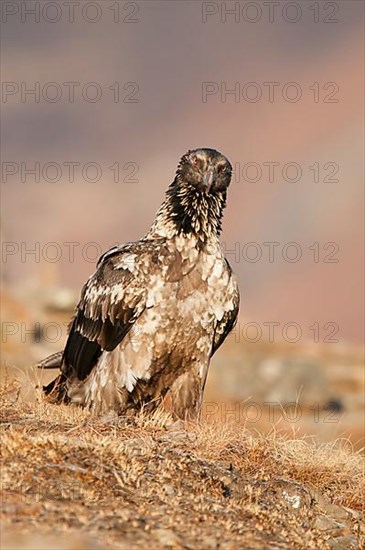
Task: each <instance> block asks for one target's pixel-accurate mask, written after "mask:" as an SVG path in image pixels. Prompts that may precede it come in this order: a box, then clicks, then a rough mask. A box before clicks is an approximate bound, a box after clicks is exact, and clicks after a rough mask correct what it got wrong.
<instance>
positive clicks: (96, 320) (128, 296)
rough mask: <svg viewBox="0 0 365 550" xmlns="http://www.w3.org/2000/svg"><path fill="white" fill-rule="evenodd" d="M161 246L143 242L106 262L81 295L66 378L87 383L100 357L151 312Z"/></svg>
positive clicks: (66, 356) (67, 355) (65, 359)
mask: <svg viewBox="0 0 365 550" xmlns="http://www.w3.org/2000/svg"><path fill="white" fill-rule="evenodd" d="M159 246H160V244H159V243H156V242H146V241H145V242H143V241H140V242H139V243H132V244H129V245H125V246H124V247H115V248H114V249H111V251H109V252H107V253H105V254H104V255H103V256H102V257H101V259H100V260H99V262H98V264H97V271H96V272H95V273H94V275H92V276H91V277H90V279H89V280H88V281H87V283H86V284H85V286H84V288H83V290H82V294H81V299H80V302H79V304H78V306H77V310H76V315H75V317H74V319H73V322H72V325H71V328H70V332H69V337H68V340H67V343H66V347H65V351H64V355H63V366H62V371H63V372H64V373H65V374H67V375H69V374H70V372H72V373H73V374H76V376H77V378H78V379H80V380H83V379H85V378H86V377H87V376H88V374H90V372H91V370H92V368H93V367H94V365H95V363H96V361H97V359H98V357H99V356H100V355H101V353H102V352H103V351H104V350H105V351H112V350H113V349H114V348H115V347H116V346H117V345H118V344H119V343H120V342H121V341H122V340H123V338H124V337H125V336H126V334H128V332H129V330H130V329H131V328H132V326H133V324H134V322H135V321H136V319H138V317H139V316H140V315H141V313H142V312H143V310H144V309H145V307H146V299H147V289H148V284H147V277H148V274H149V273H150V267H151V262H152V258H153V257H154V255H155V254H156V252H158V250H156V248H157V249H158V247H159ZM132 260H133V261H132Z"/></svg>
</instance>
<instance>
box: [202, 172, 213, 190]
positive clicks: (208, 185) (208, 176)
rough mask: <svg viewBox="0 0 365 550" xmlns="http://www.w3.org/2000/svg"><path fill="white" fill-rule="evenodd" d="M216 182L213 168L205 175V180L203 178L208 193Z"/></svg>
mask: <svg viewBox="0 0 365 550" xmlns="http://www.w3.org/2000/svg"><path fill="white" fill-rule="evenodd" d="M214 180H215V173H214V170H213V168H210V169H209V170H208V171H207V172H206V174H204V178H203V185H204V187H205V189H206V190H207V191H208V192H209V191H210V188H211V187H212V184H213V183H214Z"/></svg>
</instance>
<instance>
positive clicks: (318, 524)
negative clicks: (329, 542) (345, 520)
mask: <svg viewBox="0 0 365 550" xmlns="http://www.w3.org/2000/svg"><path fill="white" fill-rule="evenodd" d="M313 527H314V528H315V529H318V530H319V531H326V532H327V533H328V534H331V535H334V536H337V533H338V534H339V535H340V534H342V533H343V532H344V531H345V529H346V526H345V525H343V524H342V523H338V522H337V521H335V520H334V519H332V518H328V517H327V516H317V517H316V519H315V521H314V524H313Z"/></svg>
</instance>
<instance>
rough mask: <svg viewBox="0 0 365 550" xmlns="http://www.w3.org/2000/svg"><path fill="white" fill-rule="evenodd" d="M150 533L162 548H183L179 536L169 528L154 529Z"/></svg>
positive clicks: (177, 549) (175, 549) (178, 549)
mask: <svg viewBox="0 0 365 550" xmlns="http://www.w3.org/2000/svg"><path fill="white" fill-rule="evenodd" d="M152 533H153V535H154V536H155V538H156V539H157V540H158V542H159V544H160V545H161V546H162V547H164V548H172V549H174V550H180V549H181V550H182V549H183V548H184V546H183V545H182V544H181V540H180V537H178V535H176V534H175V533H174V532H173V531H172V530H171V529H154V530H153V531H152Z"/></svg>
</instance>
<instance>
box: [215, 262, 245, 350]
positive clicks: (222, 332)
mask: <svg viewBox="0 0 365 550" xmlns="http://www.w3.org/2000/svg"><path fill="white" fill-rule="evenodd" d="M226 263H227V269H228V272H229V282H228V285H227V295H226V297H227V301H226V307H225V312H224V314H223V317H222V319H221V320H220V321H218V323H217V326H216V329H215V332H214V339H213V346H212V353H211V355H213V354H214V353H215V352H216V351H217V349H218V348H219V347H220V346H221V345H222V344H223V342H224V340H225V339H226V338H227V336H228V334H229V333H230V332H231V330H232V329H233V327H234V326H235V324H236V321H237V315H238V310H239V305H240V294H239V290H238V285H237V280H236V277H235V275H234V273H233V272H232V268H231V266H230V265H229V263H228V261H227V260H226Z"/></svg>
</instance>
